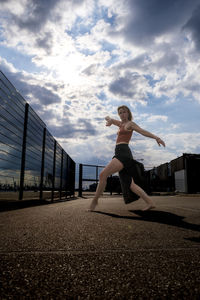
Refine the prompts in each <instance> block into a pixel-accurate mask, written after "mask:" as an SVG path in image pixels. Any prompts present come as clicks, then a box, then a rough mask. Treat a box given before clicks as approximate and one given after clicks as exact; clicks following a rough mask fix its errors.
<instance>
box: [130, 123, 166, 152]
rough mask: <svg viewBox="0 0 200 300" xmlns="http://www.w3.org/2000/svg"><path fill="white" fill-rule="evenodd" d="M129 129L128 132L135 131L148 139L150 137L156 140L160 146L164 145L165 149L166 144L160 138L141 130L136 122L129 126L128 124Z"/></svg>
mask: <svg viewBox="0 0 200 300" xmlns="http://www.w3.org/2000/svg"><path fill="white" fill-rule="evenodd" d="M127 125H128V126H127V129H128V130H135V131H136V132H138V133H140V134H142V135H144V136H146V137H149V138H152V139H155V140H156V142H157V143H158V145H159V146H160V145H163V147H165V142H164V141H163V140H162V139H161V138H159V137H158V136H156V135H154V134H153V133H151V132H149V131H147V130H145V129H143V128H141V127H140V126H138V125H137V124H136V123H135V122H130V123H129V124H127Z"/></svg>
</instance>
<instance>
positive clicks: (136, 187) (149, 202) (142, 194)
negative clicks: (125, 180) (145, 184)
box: [130, 179, 155, 211]
mask: <svg viewBox="0 0 200 300" xmlns="http://www.w3.org/2000/svg"><path fill="white" fill-rule="evenodd" d="M130 189H131V190H132V191H133V192H134V193H135V194H137V195H138V196H140V197H141V198H142V199H143V200H144V201H145V202H146V203H147V206H146V207H145V208H144V209H143V211H146V210H149V209H152V208H154V207H155V204H154V203H153V201H152V200H151V198H150V197H149V196H148V195H147V193H145V191H144V190H143V189H142V188H141V187H139V185H137V184H136V183H135V182H134V181H133V179H132V182H131V185H130Z"/></svg>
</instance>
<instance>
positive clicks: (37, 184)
mask: <svg viewBox="0 0 200 300" xmlns="http://www.w3.org/2000/svg"><path fill="white" fill-rule="evenodd" d="M8 192H10V193H9V194H8ZM11 192H13V193H11ZM74 192H75V162H74V161H73V160H72V158H71V157H70V156H69V155H68V154H67V153H66V152H65V150H64V149H63V148H62V147H61V146H60V145H59V143H58V142H57V141H56V140H55V139H54V137H53V136H52V135H51V134H50V132H49V131H48V129H47V128H46V125H45V124H44V122H43V121H42V120H41V119H40V118H39V116H38V115H37V114H36V113H35V111H34V110H33V109H32V108H31V106H30V105H29V104H28V103H27V102H26V101H25V100H24V98H23V97H22V96H21V95H20V94H19V92H18V91H17V90H16V89H15V87H14V86H13V85H12V84H11V83H10V81H9V80H8V79H7V78H6V77H5V75H4V74H3V73H2V72H1V71H0V198H1V199H3V198H6V199H7V198H9V197H8V195H10V198H11V199H15V200H17V199H18V200H22V199H30V198H31V199H32V198H34V199H36V198H37V199H40V200H42V199H47V198H48V199H49V198H50V199H51V200H52V201H53V200H54V199H56V198H62V197H66V196H67V195H69V196H72V195H74ZM11 194H12V195H11Z"/></svg>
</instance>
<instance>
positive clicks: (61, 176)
mask: <svg viewBox="0 0 200 300" xmlns="http://www.w3.org/2000/svg"><path fill="white" fill-rule="evenodd" d="M62 180H63V149H62V152H61V167H60V199H61V197H62Z"/></svg>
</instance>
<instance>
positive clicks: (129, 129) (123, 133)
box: [89, 105, 165, 211]
mask: <svg viewBox="0 0 200 300" xmlns="http://www.w3.org/2000/svg"><path fill="white" fill-rule="evenodd" d="M117 110H118V115H119V117H120V119H121V121H118V120H115V119H111V118H110V117H108V116H107V117H106V118H105V119H106V126H111V125H116V126H118V127H119V131H118V134H117V141H116V147H115V156H114V157H113V159H112V160H111V162H110V163H109V164H108V165H107V166H106V167H105V168H104V169H103V171H102V172H101V173H100V175H99V183H98V186H97V189H96V193H95V196H94V198H93V200H92V203H91V205H90V209H89V211H93V210H94V209H95V207H96V206H97V204H98V199H99V197H100V195H101V194H102V193H103V191H104V189H105V187H106V182H107V178H108V176H110V175H112V174H114V173H116V172H120V171H122V170H124V171H126V172H127V174H128V175H129V178H130V190H131V191H132V192H133V193H135V194H137V195H138V196H139V197H141V198H142V199H143V200H144V201H145V202H146V204H147V205H146V207H145V208H144V209H143V210H149V209H152V208H154V207H155V205H154V203H153V201H152V200H151V198H150V197H149V196H148V195H147V194H146V192H145V191H144V190H143V189H142V188H141V187H140V186H139V185H138V184H136V183H135V181H134V169H135V168H134V160H133V157H132V154H131V150H130V148H129V146H128V144H129V141H130V139H131V136H132V133H133V131H136V132H138V133H140V134H142V135H144V136H146V137H150V138H153V139H155V140H156V142H157V143H158V145H159V146H160V145H163V146H164V147H165V143H164V141H162V140H161V139H160V138H159V137H157V136H156V135H154V134H152V133H150V132H148V131H146V130H144V129H142V128H141V127H139V126H138V125H137V124H136V123H135V122H132V114H131V111H130V110H129V108H128V107H127V106H125V105H122V106H120V107H118V109H117Z"/></svg>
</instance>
